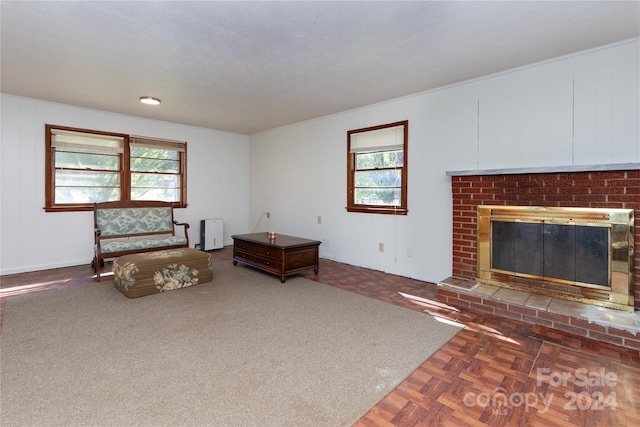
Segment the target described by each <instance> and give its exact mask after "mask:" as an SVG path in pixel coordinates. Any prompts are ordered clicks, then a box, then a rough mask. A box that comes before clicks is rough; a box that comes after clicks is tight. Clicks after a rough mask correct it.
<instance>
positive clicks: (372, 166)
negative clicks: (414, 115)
mask: <svg viewBox="0 0 640 427" xmlns="http://www.w3.org/2000/svg"><path fill="white" fill-rule="evenodd" d="M408 127H409V122H408V121H407V120H405V121H402V122H395V123H389V124H386V125H379V126H373V127H368V128H363V129H355V130H350V131H348V132H347V211H349V212H363V213H380V214H396V215H406V214H407V212H408V210H407V142H408Z"/></svg>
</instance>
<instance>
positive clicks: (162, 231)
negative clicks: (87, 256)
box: [93, 201, 189, 281]
mask: <svg viewBox="0 0 640 427" xmlns="http://www.w3.org/2000/svg"><path fill="white" fill-rule="evenodd" d="M93 218H94V237H95V243H94V258H93V266H94V271H95V273H96V279H97V280H98V281H100V270H101V267H102V264H103V263H104V260H105V259H106V258H116V257H119V256H122V255H128V254H135V253H140V252H151V251H159V250H163V249H175V248H188V247H189V235H188V229H189V224H186V223H179V222H177V221H175V220H174V219H173V206H172V204H171V203H170V202H156V201H127V202H103V203H95V204H94V205H93ZM176 226H182V227H183V230H184V231H183V234H184V236H177V235H176V232H175V227H176Z"/></svg>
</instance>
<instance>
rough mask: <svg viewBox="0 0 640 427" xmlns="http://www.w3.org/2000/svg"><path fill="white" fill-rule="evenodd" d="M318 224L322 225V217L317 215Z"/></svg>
mask: <svg viewBox="0 0 640 427" xmlns="http://www.w3.org/2000/svg"><path fill="white" fill-rule="evenodd" d="M318 224H322V217H321V216H320V215H318Z"/></svg>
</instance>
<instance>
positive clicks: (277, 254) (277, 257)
mask: <svg viewBox="0 0 640 427" xmlns="http://www.w3.org/2000/svg"><path fill="white" fill-rule="evenodd" d="M256 255H257V256H260V257H264V258H269V259H272V260H274V261H281V260H282V250H279V249H273V248H269V247H266V246H257V247H256Z"/></svg>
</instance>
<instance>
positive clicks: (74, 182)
mask: <svg viewBox="0 0 640 427" xmlns="http://www.w3.org/2000/svg"><path fill="white" fill-rule="evenodd" d="M119 186H120V174H119V173H118V172H96V171H77V170H57V171H56V187H119Z"/></svg>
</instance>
